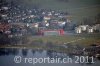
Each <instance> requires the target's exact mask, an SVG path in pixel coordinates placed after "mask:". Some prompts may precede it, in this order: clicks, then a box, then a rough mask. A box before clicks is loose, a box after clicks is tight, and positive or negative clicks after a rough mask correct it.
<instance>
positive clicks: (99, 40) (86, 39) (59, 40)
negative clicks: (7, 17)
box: [29, 34, 100, 45]
mask: <svg viewBox="0 0 100 66" xmlns="http://www.w3.org/2000/svg"><path fill="white" fill-rule="evenodd" d="M29 40H30V42H31V41H41V42H43V43H47V42H52V43H53V44H64V43H71V44H82V45H90V44H93V43H96V44H100V34H86V35H85V34H84V35H71V36H40V37H34V36H32V37H29Z"/></svg>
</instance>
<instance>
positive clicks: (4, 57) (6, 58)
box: [0, 48, 100, 66]
mask: <svg viewBox="0 0 100 66" xmlns="http://www.w3.org/2000/svg"><path fill="white" fill-rule="evenodd" d="M16 57H17V59H16ZM68 57H69V58H71V59H72V63H71V62H70V61H67V60H66V61H67V63H62V62H61V63H50V61H49V63H48V61H46V62H45V63H34V64H33V59H34V58H38V59H40V58H50V59H49V60H52V58H54V59H55V60H56V58H61V59H60V61H62V60H63V59H64V58H68ZM16 60H17V61H16ZM19 60H21V61H19ZM18 61H19V63H18ZM41 62H42V61H41ZM81 62H82V60H81ZM93 62H94V63H85V62H83V63H75V56H74V55H70V54H67V53H62V52H56V51H51V50H35V49H14V48H1V49H0V66H99V65H100V61H99V60H98V59H95V58H93Z"/></svg>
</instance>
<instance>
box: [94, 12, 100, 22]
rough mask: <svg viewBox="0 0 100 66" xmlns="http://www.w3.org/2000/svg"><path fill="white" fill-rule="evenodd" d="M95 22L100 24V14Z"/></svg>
mask: <svg viewBox="0 0 100 66" xmlns="http://www.w3.org/2000/svg"><path fill="white" fill-rule="evenodd" d="M95 23H96V24H100V14H98V15H97V16H96V17H95Z"/></svg>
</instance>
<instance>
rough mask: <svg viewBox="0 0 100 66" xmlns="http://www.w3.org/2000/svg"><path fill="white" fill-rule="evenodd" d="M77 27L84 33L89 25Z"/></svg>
mask: <svg viewBox="0 0 100 66" xmlns="http://www.w3.org/2000/svg"><path fill="white" fill-rule="evenodd" d="M79 27H80V28H81V30H82V31H86V30H87V28H88V27H89V25H80V26H79Z"/></svg>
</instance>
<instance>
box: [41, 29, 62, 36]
mask: <svg viewBox="0 0 100 66" xmlns="http://www.w3.org/2000/svg"><path fill="white" fill-rule="evenodd" d="M40 34H41V35H43V36H52V35H56V36H61V35H64V30H63V29H59V30H41V32H40Z"/></svg>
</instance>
